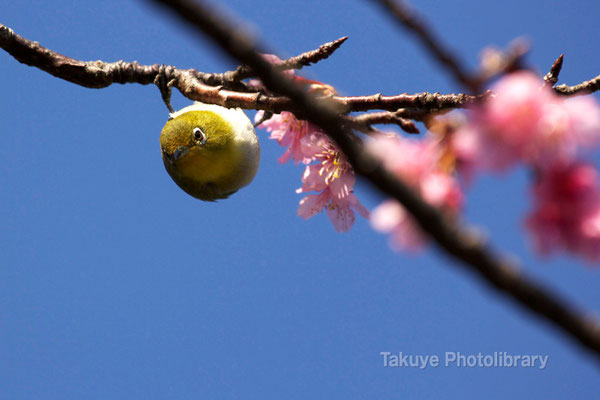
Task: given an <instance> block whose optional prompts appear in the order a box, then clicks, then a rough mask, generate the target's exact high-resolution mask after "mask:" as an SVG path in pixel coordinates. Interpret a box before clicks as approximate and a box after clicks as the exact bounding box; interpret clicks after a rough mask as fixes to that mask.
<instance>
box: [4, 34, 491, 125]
mask: <svg viewBox="0 0 600 400" xmlns="http://www.w3.org/2000/svg"><path fill="white" fill-rule="evenodd" d="M344 40H345V38H341V39H338V40H336V41H333V42H330V43H326V44H325V45H323V46H321V47H320V48H319V49H317V50H314V51H311V52H307V53H303V54H301V55H299V56H297V57H292V58H290V59H289V60H286V61H283V62H282V63H281V64H279V66H280V68H282V69H285V68H288V67H290V68H292V67H294V68H295V67H297V66H298V65H307V64H308V63H310V62H316V60H317V59H318V58H319V57H321V59H322V58H323V57H325V56H326V55H328V54H331V53H332V52H333V50H335V49H336V48H337V47H339V46H340V45H341V44H342V43H343V42H344ZM0 47H1V48H3V49H4V50H6V52H8V53H9V54H10V55H12V56H13V57H14V58H15V59H16V60H18V61H19V62H21V63H23V64H26V65H29V66H32V67H36V68H39V69H41V70H43V71H46V72H48V73H49V74H51V75H53V76H55V77H57V78H60V79H64V80H66V81H69V82H72V83H75V84H77V85H80V86H84V87H88V88H95V89H99V88H104V87H107V86H110V85H111V84H113V83H120V84H125V83H138V84H142V85H148V84H152V83H154V81H155V79H156V77H157V75H158V74H159V73H163V74H164V79H165V80H166V81H173V87H175V88H177V89H178V90H179V91H180V92H181V93H182V94H183V95H184V96H185V97H187V98H189V99H191V100H197V101H202V102H205V103H212V104H218V105H221V106H223V107H229V108H231V107H240V108H243V109H246V110H265V111H269V112H273V113H281V112H282V111H289V112H293V113H297V114H298V116H301V115H302V114H301V110H300V109H299V108H298V107H296V105H295V104H294V103H293V102H292V101H290V99H288V98H287V97H281V96H271V95H268V94H263V93H259V92H249V91H248V89H249V88H248V87H245V88H244V90H234V89H232V88H229V87H225V86H223V85H222V83H223V82H225V81H228V82H232V81H230V80H229V78H224V75H222V74H209V73H203V72H199V71H196V70H195V69H178V68H175V67H173V66H164V65H163V66H161V65H158V64H154V65H140V64H138V63H137V62H135V61H134V62H125V61H117V62H113V63H107V62H103V61H80V60H76V59H73V58H70V57H67V56H64V55H62V54H59V53H57V52H55V51H52V50H49V49H47V48H45V47H43V46H41V45H40V44H39V43H37V42H32V41H30V40H27V39H25V38H24V37H22V36H19V35H17V34H16V33H15V32H14V31H13V30H12V29H10V28H8V27H6V26H4V25H1V24H0ZM246 70H247V69H246ZM232 72H235V71H232ZM242 84H243V82H238V85H242ZM237 89H240V88H239V87H237ZM489 94H490V93H489V92H488V93H484V94H482V95H479V96H469V95H466V94H439V93H427V92H425V93H419V94H406V93H404V94H399V95H394V96H384V95H382V94H381V93H377V94H373V95H366V96H348V97H342V96H333V97H331V102H333V103H335V104H336V107H337V108H339V109H340V110H341V112H343V113H349V112H354V111H369V110H377V109H379V110H387V111H396V110H397V109H399V108H415V109H420V110H427V111H439V110H445V109H453V108H465V107H467V106H469V105H470V104H473V103H475V102H477V101H480V100H482V99H484V98H486V97H487V96H489Z"/></svg>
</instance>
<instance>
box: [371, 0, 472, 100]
mask: <svg viewBox="0 0 600 400" xmlns="http://www.w3.org/2000/svg"><path fill="white" fill-rule="evenodd" d="M371 1H373V2H375V3H378V4H379V5H380V6H382V7H383V8H384V9H385V10H386V11H388V13H387V14H390V15H392V16H393V17H394V18H395V20H396V21H398V22H399V23H400V24H402V26H404V27H405V28H406V29H408V30H409V31H411V32H412V33H414V34H415V35H416V37H417V38H418V39H419V40H420V41H421V43H422V44H423V46H424V47H425V48H426V49H427V50H428V51H429V52H430V53H431V55H432V56H433V57H434V58H435V59H436V60H437V61H438V62H439V63H440V64H442V65H443V66H445V67H446V68H447V69H448V70H449V71H450V72H451V73H452V75H453V76H454V79H455V80H456V81H457V82H458V83H460V84H461V85H462V86H464V87H466V88H467V89H469V90H470V91H471V92H472V93H479V92H480V87H479V82H477V80H475V79H473V78H472V77H473V76H474V75H473V74H471V73H470V72H468V70H467V68H466V67H465V66H464V65H462V63H461V62H460V60H459V59H458V57H456V56H455V55H454V54H452V52H451V51H450V50H449V49H448V48H446V47H445V46H444V45H443V44H442V41H441V40H440V39H439V38H438V37H436V35H435V34H434V33H433V31H432V30H431V29H430V28H429V27H428V26H427V24H426V23H425V22H424V21H422V20H421V19H420V17H419V16H418V15H416V14H415V13H414V12H413V11H412V10H410V9H409V7H408V6H407V5H406V4H404V2H403V1H395V0H371Z"/></svg>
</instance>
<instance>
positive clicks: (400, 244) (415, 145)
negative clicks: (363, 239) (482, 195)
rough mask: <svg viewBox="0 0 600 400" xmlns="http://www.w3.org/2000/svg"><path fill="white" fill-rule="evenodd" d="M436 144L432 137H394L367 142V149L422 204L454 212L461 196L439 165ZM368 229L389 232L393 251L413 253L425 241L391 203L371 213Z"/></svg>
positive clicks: (398, 207) (407, 217)
mask: <svg viewBox="0 0 600 400" xmlns="http://www.w3.org/2000/svg"><path fill="white" fill-rule="evenodd" d="M439 145H440V143H439V141H437V140H436V139H435V138H434V137H432V136H429V137H427V138H426V139H424V140H415V139H405V138H402V137H400V136H396V135H394V136H382V137H378V138H375V139H374V140H371V141H370V142H368V144H367V148H368V149H369V151H371V153H373V154H374V155H376V156H377V157H379V158H380V159H381V160H382V161H383V165H384V166H385V167H386V168H387V169H388V170H389V171H391V172H393V173H395V174H396V175H397V176H398V177H399V178H400V179H402V180H403V181H404V182H406V183H407V184H409V185H411V186H412V187H414V188H415V190H418V191H419V193H420V194H421V196H422V197H423V199H424V200H425V201H427V202H428V203H430V204H432V205H434V206H437V207H441V208H442V209H444V210H446V211H448V212H451V213H455V212H457V211H458V210H459V208H460V206H461V204H462V199H463V195H462V192H461V190H460V188H459V186H458V184H457V182H456V180H455V178H454V177H453V176H452V175H450V174H449V173H448V172H447V171H444V170H442V168H441V167H440V166H439V162H440V157H441V148H440V146H439ZM371 226H373V228H374V229H376V230H378V231H381V232H386V233H390V234H391V236H390V243H391V245H392V247H393V248H394V249H398V250H408V251H416V250H420V249H421V248H423V246H424V244H425V242H426V240H425V235H424V234H423V233H422V232H421V229H420V228H419V227H418V226H417V224H416V222H415V221H414V219H413V217H412V216H411V215H410V214H409V213H408V212H407V211H406V210H405V209H404V207H402V205H400V204H399V203H398V202H396V201H394V200H388V201H385V202H384V203H382V204H381V205H379V206H378V207H377V208H376V209H375V210H373V212H372V216H371Z"/></svg>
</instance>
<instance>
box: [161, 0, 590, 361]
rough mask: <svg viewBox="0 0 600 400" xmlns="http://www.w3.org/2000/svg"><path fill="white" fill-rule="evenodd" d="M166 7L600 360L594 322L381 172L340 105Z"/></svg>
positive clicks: (475, 267) (189, 15)
mask: <svg viewBox="0 0 600 400" xmlns="http://www.w3.org/2000/svg"><path fill="white" fill-rule="evenodd" d="M152 2H154V3H161V4H163V5H165V6H168V7H169V8H170V9H171V10H172V11H174V12H175V13H176V14H177V15H178V16H179V17H180V18H181V19H182V20H185V21H187V22H188V23H189V24H190V25H191V26H192V27H193V28H195V29H196V30H197V31H202V32H204V33H205V34H206V35H207V36H209V37H211V38H212V39H213V40H214V41H215V42H216V43H218V44H219V45H220V46H221V48H222V49H223V50H224V51H225V52H226V53H228V54H229V55H230V56H231V57H232V58H234V59H237V60H238V61H239V62H241V63H243V64H245V65H248V66H250V67H251V68H252V70H253V71H255V73H256V74H257V76H258V77H260V79H261V80H262V82H263V83H264V84H265V86H266V87H267V88H268V89H269V90H272V91H273V92H275V93H280V94H281V95H285V96H287V97H289V98H290V99H291V101H293V102H294V103H295V104H296V105H297V107H298V108H299V109H300V110H301V111H302V113H303V114H304V115H306V116H308V120H310V121H311V122H313V123H315V124H317V125H318V126H320V127H321V128H322V129H323V130H324V131H325V132H326V133H327V134H328V135H329V136H330V137H331V138H332V139H333V140H335V142H336V143H337V144H338V145H339V146H340V148H341V150H342V151H343V152H344V154H345V155H346V157H347V159H348V161H349V162H350V163H351V164H352V166H353V168H354V171H355V172H356V173H357V174H359V175H361V176H363V177H364V178H366V179H367V180H368V181H369V182H370V183H371V184H373V185H374V186H375V187H376V188H378V189H379V190H380V191H381V192H383V193H385V194H386V195H388V196H390V197H392V198H394V199H396V200H398V201H399V202H400V203H402V204H403V205H404V206H405V208H406V209H407V210H408V211H409V212H410V213H411V214H412V215H413V216H414V218H415V220H416V221H417V223H418V224H419V226H420V227H421V228H422V229H423V231H424V232H427V233H428V234H429V235H431V237H433V239H435V241H436V242H437V243H438V245H439V246H440V247H441V248H442V249H444V251H445V252H446V253H448V254H449V255H451V256H453V257H454V258H455V259H456V260H458V261H460V263H458V264H457V265H461V266H463V267H465V268H466V269H468V270H469V271H472V272H475V273H476V274H477V275H479V276H480V277H481V278H483V279H484V281H485V282H486V283H487V284H489V285H490V286H492V287H494V288H496V289H498V290H499V291H501V292H502V293H503V294H505V295H507V296H509V298H511V299H513V300H515V301H516V302H517V303H518V304H520V305H521V306H523V307H524V308H526V309H528V310H529V311H532V312H533V313H534V314H535V315H538V316H542V317H544V318H545V319H547V320H548V321H550V322H552V323H553V324H554V325H555V326H556V327H558V328H560V329H561V330H562V331H563V332H564V333H567V334H568V335H569V336H570V337H571V338H573V339H575V340H577V341H578V342H579V343H580V344H582V345H583V346H585V347H586V348H587V349H588V350H590V351H591V352H593V354H594V355H595V356H596V357H600V327H599V325H598V323H597V322H596V320H594V319H592V318H588V317H587V316H585V315H584V314H582V313H580V312H579V311H578V310H576V309H575V308H574V307H572V306H571V305H569V303H568V302H567V301H565V300H564V299H562V298H560V297H559V296H557V295H556V294H554V293H552V292H551V291H550V290H548V289H546V288H544V287H543V286H541V285H540V284H538V283H536V282H534V281H532V280H531V279H530V278H527V277H525V276H524V275H523V273H522V272H521V271H520V270H518V269H516V268H515V267H514V266H513V265H512V264H511V263H509V262H508V261H506V259H505V258H501V257H499V256H497V255H495V254H494V253H493V252H492V251H490V250H489V249H488V248H487V246H486V245H485V244H484V243H483V242H482V241H481V240H480V239H479V238H474V237H473V236H472V235H471V234H469V233H468V232H469V231H468V230H466V229H464V228H463V227H461V226H459V225H457V224H455V223H454V222H451V221H449V220H448V219H446V218H445V217H444V216H443V214H441V213H440V212H439V211H438V210H437V209H436V208H434V207H432V206H431V205H429V204H427V203H426V202H424V201H423V200H422V199H421V198H420V196H419V195H418V194H416V193H415V192H413V191H412V190H411V189H410V187H409V186H407V185H406V184H405V183H404V182H402V181H401V180H398V179H397V178H396V177H395V176H393V175H392V174H390V173H389V172H387V171H386V170H385V169H383V168H382V166H381V164H380V163H379V162H378V161H377V160H375V159H373V158H372V156H370V155H369V154H368V153H367V152H365V151H364V150H363V147H362V143H361V142H357V141H356V140H354V139H352V134H351V131H349V130H348V129H347V128H344V127H343V120H342V119H341V118H340V117H339V115H338V110H337V107H336V106H337V104H336V103H335V102H332V101H331V100H329V99H319V98H315V97H314V96H311V95H310V94H308V93H305V92H304V91H303V90H302V89H301V88H300V87H298V86H297V85H296V84H295V83H294V82H293V81H291V80H290V79H289V78H287V77H285V76H284V75H283V74H281V73H279V72H278V71H275V70H274V69H273V68H272V67H271V65H269V63H267V62H266V61H265V60H263V59H262V57H261V56H260V54H259V52H260V49H259V48H258V47H257V46H255V44H254V43H253V42H251V41H250V39H249V37H250V36H249V35H244V33H243V32H241V31H240V30H239V29H234V28H233V26H232V25H231V24H230V23H229V22H228V20H227V18H225V16H223V15H218V14H216V13H215V11H214V10H212V9H211V8H210V7H209V6H207V5H206V4H205V3H204V2H196V3H194V2H192V1H189V0H152Z"/></svg>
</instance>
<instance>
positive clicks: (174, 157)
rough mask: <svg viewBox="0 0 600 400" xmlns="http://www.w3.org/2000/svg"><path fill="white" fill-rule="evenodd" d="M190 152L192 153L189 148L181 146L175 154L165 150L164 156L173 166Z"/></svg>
mask: <svg viewBox="0 0 600 400" xmlns="http://www.w3.org/2000/svg"><path fill="white" fill-rule="evenodd" d="M189 152H190V149H189V148H187V147H184V146H179V147H178V148H176V149H175V151H174V152H173V154H170V153H169V152H168V151H166V150H163V154H164V156H165V158H166V159H167V160H168V161H169V162H170V163H171V164H173V163H174V162H175V161H177V160H179V159H180V158H182V157H183V156H185V155H186V154H187V153H189Z"/></svg>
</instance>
